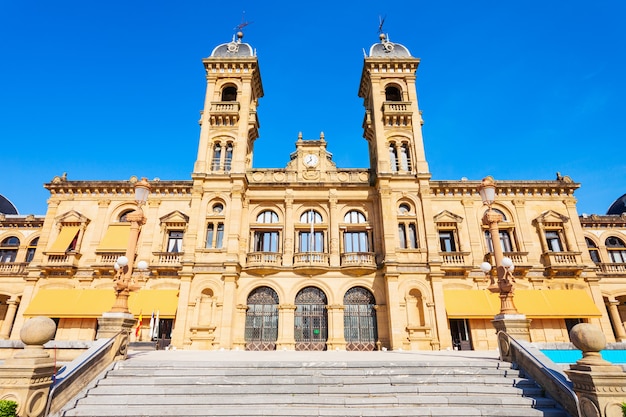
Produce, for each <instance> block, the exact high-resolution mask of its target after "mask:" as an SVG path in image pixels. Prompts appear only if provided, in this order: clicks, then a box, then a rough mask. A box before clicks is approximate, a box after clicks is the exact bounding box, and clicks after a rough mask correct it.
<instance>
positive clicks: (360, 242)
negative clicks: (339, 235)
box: [343, 232, 369, 253]
mask: <svg viewBox="0 0 626 417" xmlns="http://www.w3.org/2000/svg"><path fill="white" fill-rule="evenodd" d="M343 239H344V252H346V253H355V252H369V247H368V244H367V232H345V233H344V235H343Z"/></svg>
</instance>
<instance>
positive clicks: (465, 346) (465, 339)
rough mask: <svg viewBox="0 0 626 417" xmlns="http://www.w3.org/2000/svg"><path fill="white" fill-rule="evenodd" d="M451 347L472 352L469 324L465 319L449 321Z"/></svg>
mask: <svg viewBox="0 0 626 417" xmlns="http://www.w3.org/2000/svg"><path fill="white" fill-rule="evenodd" d="M450 333H451V334H452V346H453V347H454V349H455V350H472V340H471V338H470V331H469V324H468V322H467V319H450Z"/></svg>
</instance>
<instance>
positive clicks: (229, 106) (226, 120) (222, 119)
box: [209, 101, 239, 126]
mask: <svg viewBox="0 0 626 417" xmlns="http://www.w3.org/2000/svg"><path fill="white" fill-rule="evenodd" d="M209 121H210V123H211V126H236V125H237V123H238V122H239V102H237V101H214V102H211V113H210V115H209Z"/></svg>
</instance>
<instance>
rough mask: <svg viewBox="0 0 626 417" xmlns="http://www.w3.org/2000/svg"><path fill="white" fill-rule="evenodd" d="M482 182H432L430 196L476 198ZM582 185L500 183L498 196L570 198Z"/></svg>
mask: <svg viewBox="0 0 626 417" xmlns="http://www.w3.org/2000/svg"><path fill="white" fill-rule="evenodd" d="M479 184H480V181H464V180H455V181H430V194H431V195H432V196H435V197H454V198H458V197H470V196H472V197H476V198H480V196H479V194H478V185H479ZM578 188H580V183H574V182H566V181H558V180H557V181H498V182H497V187H496V195H497V196H498V197H500V198H502V197H508V198H511V199H515V200H518V199H519V198H518V197H521V196H524V197H527V196H534V197H554V196H566V197H570V196H572V195H573V194H574V191H576V190H577V189H578Z"/></svg>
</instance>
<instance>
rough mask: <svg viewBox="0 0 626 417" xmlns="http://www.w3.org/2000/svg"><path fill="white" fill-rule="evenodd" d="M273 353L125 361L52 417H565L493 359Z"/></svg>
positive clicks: (530, 385)
mask: <svg viewBox="0 0 626 417" xmlns="http://www.w3.org/2000/svg"><path fill="white" fill-rule="evenodd" d="M241 353H244V352H241ZM246 353H247V352H246ZM372 354H374V352H372ZM142 355H145V354H144V353H142ZM148 355H149V354H148ZM274 355H276V359H275V360H270V361H266V360H261V361H259V360H251V358H250V359H246V356H243V357H242V360H229V361H222V360H215V359H206V360H177V359H176V357H172V358H170V359H171V360H162V359H159V358H155V359H150V358H149V357H144V358H143V359H141V360H134V359H132V358H131V359H129V360H126V361H124V362H118V363H117V364H116V366H115V367H114V368H113V369H111V370H110V371H108V372H107V373H106V375H105V376H104V378H102V379H100V380H99V381H97V382H96V383H95V384H94V386H92V387H91V388H90V389H88V390H86V391H85V392H83V393H82V395H81V396H80V398H77V399H74V400H73V401H71V402H70V403H69V404H68V405H67V406H66V407H65V408H64V410H63V411H62V412H61V413H60V414H58V415H63V416H240V417H243V416H291V417H296V416H344V417H347V416H376V417H382V416H463V417H467V416H507V417H517V416H519V417H531V416H548V417H567V413H565V412H564V411H563V410H562V409H561V408H559V407H558V405H556V403H555V402H554V401H553V400H551V399H550V398H546V397H545V396H544V395H543V390H542V389H541V388H540V387H539V386H537V385H536V384H535V383H534V381H532V380H530V379H528V378H525V377H524V376H523V375H522V374H521V373H520V372H519V371H517V370H515V369H512V368H511V366H510V364H508V363H504V362H499V361H497V360H488V359H485V360H475V359H474V360H468V361H464V360H463V359H462V358H461V359H455V360H451V361H447V360H442V359H439V360H436V361H428V360H421V359H420V360H400V361H395V360H380V359H378V358H379V356H374V357H373V358H375V359H371V360H365V361H362V360H349V361H343V360H333V359H332V358H329V359H327V360H326V359H325V360H317V359H313V360H310V361H307V360H291V359H290V358H289V355H283V353H281V352H274ZM360 357H363V356H360Z"/></svg>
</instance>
